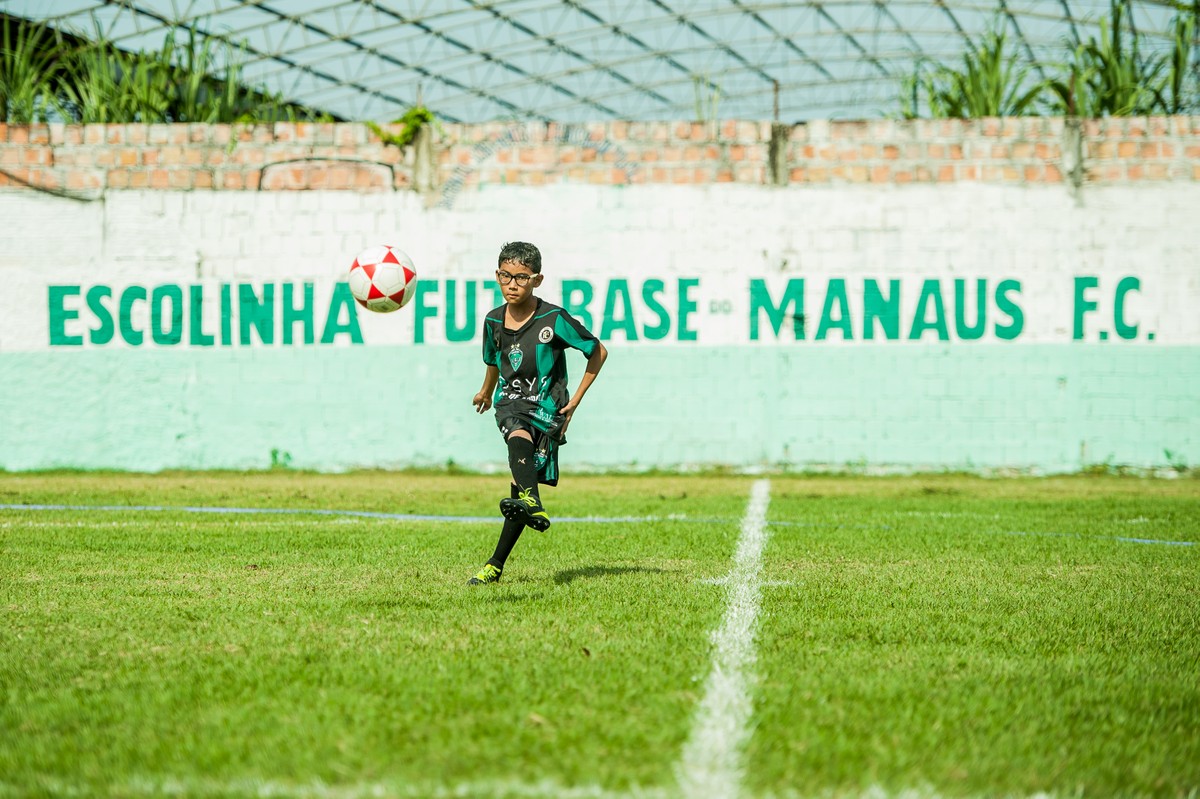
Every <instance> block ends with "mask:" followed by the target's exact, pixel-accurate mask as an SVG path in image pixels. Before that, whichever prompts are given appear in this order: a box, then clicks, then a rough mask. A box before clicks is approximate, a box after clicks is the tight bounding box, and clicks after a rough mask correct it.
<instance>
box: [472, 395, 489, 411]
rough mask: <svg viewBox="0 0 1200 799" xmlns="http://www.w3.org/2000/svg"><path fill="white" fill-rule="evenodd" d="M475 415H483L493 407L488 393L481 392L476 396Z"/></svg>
mask: <svg viewBox="0 0 1200 799" xmlns="http://www.w3.org/2000/svg"><path fill="white" fill-rule="evenodd" d="M474 402H475V413H483V412H484V411H486V410H488V409H489V408H491V407H492V398H491V397H489V396H488V394H487V392H486V391H480V392H479V393H478V394H476V395H475V401H474Z"/></svg>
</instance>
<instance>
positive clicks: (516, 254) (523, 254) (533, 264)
mask: <svg viewBox="0 0 1200 799" xmlns="http://www.w3.org/2000/svg"><path fill="white" fill-rule="evenodd" d="M505 261H512V262H514V263H518V264H520V265H521V266H524V267H526V268H527V269H529V271H530V272H533V273H534V274H535V275H540V274H541V273H542V254H541V253H540V252H538V248H537V247H534V246H533V245H532V244H530V243H529V242H527V241H510V242H509V243H508V244H505V245H504V246H503V247H501V248H500V258H499V259H498V260H497V261H496V266H502V265H503V264H504V262H505Z"/></svg>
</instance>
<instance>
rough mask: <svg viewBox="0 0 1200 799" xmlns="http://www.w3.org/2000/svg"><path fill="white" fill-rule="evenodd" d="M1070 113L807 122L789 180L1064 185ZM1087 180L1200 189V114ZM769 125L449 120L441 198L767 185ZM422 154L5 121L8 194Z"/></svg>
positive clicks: (318, 131) (1101, 134) (260, 186)
mask: <svg viewBox="0 0 1200 799" xmlns="http://www.w3.org/2000/svg"><path fill="white" fill-rule="evenodd" d="M1064 125H1065V122H1064V120H1063V119H1061V118H1052V119H1042V118H1028V119H982V120H967V121H960V120H918V121H896V120H873V121H865V122H822V121H818V122H810V123H808V124H804V125H797V126H794V127H792V128H790V131H789V135H788V139H787V145H786V153H787V173H786V174H787V177H788V180H789V183H791V184H792V185H797V184H799V185H848V184H887V185H893V184H894V185H903V184H911V183H948V182H962V181H972V182H984V183H1003V184H1031V185H1033V184H1055V183H1061V182H1062V181H1063V180H1064V179H1065V175H1064V170H1065V168H1064V159H1063V155H1064V153H1063V146H1064ZM1082 136H1083V147H1082V149H1083V163H1084V169H1085V178H1084V181H1085V183H1089V184H1097V185H1104V184H1127V183H1136V182H1143V181H1189V182H1190V181H1200V117H1149V118H1146V117H1137V118H1124V119H1102V120H1085V121H1083V123H1082ZM770 138H771V124H770V123H767V122H745V121H725V122H721V123H719V124H711V125H710V124H704V123H692V122H608V123H589V124H581V125H558V124H551V125H542V124H540V123H539V124H526V125H510V124H504V123H488V124H481V125H446V126H444V128H442V129H440V130H438V131H437V133H436V134H435V148H434V152H435V159H436V164H437V167H436V172H437V185H438V187H439V189H440V190H441V192H442V194H445V193H447V192H448V191H449V192H453V191H457V190H460V189H462V188H467V187H470V186H474V185H478V184H480V183H481V182H482V183H487V184H496V183H507V184H518V185H532V186H537V185H546V184H557V183H575V184H601V185H617V184H688V185H706V184H711V183H746V184H752V185H760V184H764V183H767V182H769V175H770V170H769V163H768V157H769V156H768V153H769V145H770ZM413 175H414V151H413V149H412V148H408V149H406V150H405V151H403V152H401V151H400V150H399V149H397V148H396V147H394V146H391V145H387V144H385V143H383V142H382V141H381V140H380V138H379V137H378V136H376V135H375V134H373V133H372V132H371V131H370V130H369V129H368V128H367V127H366V126H364V125H361V124H310V123H296V124H283V123H281V124H275V125H259V126H249V127H246V126H229V125H32V126H13V125H3V124H0V189H5V190H17V189H22V188H27V187H30V186H32V187H36V188H41V189H48V190H52V191H59V192H65V193H86V194H91V193H98V192H100V191H104V190H110V189H112V190H120V189H167V190H214V191H217V190H231V191H245V190H264V191H292V190H308V189H343V190H354V191H389V190H395V189H403V188H407V187H410V186H412V185H413Z"/></svg>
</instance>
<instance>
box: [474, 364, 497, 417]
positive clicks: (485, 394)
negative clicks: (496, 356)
mask: <svg viewBox="0 0 1200 799" xmlns="http://www.w3.org/2000/svg"><path fill="white" fill-rule="evenodd" d="M499 379H500V370H499V369H497V368H496V367H495V366H489V367H487V371H486V372H484V373H483V388H481V389H479V393H478V394H476V395H475V412H476V413H483V412H484V411H487V410H488V409H490V408H491V407H492V395H493V394H495V393H496V382H497V381H498V380H499Z"/></svg>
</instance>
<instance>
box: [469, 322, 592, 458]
mask: <svg viewBox="0 0 1200 799" xmlns="http://www.w3.org/2000/svg"><path fill="white" fill-rule="evenodd" d="M507 307H508V306H507V305H501V306H500V307H499V308H495V309H493V310H491V311H489V312H488V315H487V316H486V317H484V321H483V362H484V363H486V364H487V365H488V366H495V367H496V368H497V369H499V370H500V381H499V383H497V385H496V393H495V394H494V395H493V397H492V402H493V404H494V405H495V407H496V416H497V418H498V419H499V418H502V417H504V418H511V417H517V418H518V419H520V420H523V421H525V422H528V423H529V424H530V425H531V426H532V427H534V428H536V429H537V430H540V431H542V432H543V433H547V434H549V435H550V436H551V437H552V438H555V439H558V438H560V436H559V427H560V425H561V424H562V417H561V416H559V414H558V412H559V410H561V409H562V407H563V406H564V405H566V404H567V402H568V400H569V399H570V395H569V392H568V390H567V360H566V357H565V355H564V353H565V351H566V349H567V348H568V347H570V348H572V349H576V350H579V351H580V352H582V353H583V354H584V355H585V356H587V357H589V358H590V357H591V356H592V353H594V352H595V351H596V348H597V347H599V346H600V342H599V341H598V340H597V339H596V337H595V336H594V335H592V333H591V332H590V331H589V330H588V329H587V328H586V327H584V326H583V325H582V324H580V323H579V320H577V319H576V318H575V317H573V316H571V314H569V313H567V312H566V311H565V310H563V309H562V308H560V307H559V306H557V305H554V304H552V303H549V302H546V301H545V300H543V299H541V298H537V308H536V309H535V310H534V312H533V315H532V316H531V317H530V318H529V321H527V322H526V323H525V324H523V325H521V329H520V330H508V329H506V328H505V327H504V312H505V309H506V308H507Z"/></svg>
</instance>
